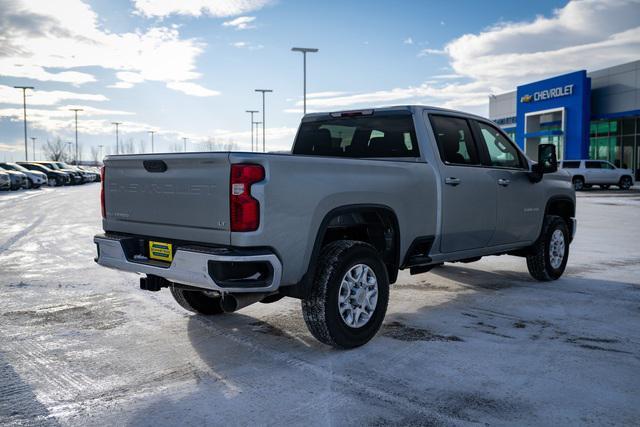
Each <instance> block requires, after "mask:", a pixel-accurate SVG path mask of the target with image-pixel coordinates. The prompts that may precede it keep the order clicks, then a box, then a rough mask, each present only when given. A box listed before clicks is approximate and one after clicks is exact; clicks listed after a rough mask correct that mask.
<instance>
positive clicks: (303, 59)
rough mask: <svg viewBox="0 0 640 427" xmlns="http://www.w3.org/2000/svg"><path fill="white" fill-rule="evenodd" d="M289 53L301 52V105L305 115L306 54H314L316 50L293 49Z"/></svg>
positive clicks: (310, 48)
mask: <svg viewBox="0 0 640 427" xmlns="http://www.w3.org/2000/svg"><path fill="white" fill-rule="evenodd" d="M291 51H292V52H302V81H303V83H302V103H303V104H302V105H303V112H304V114H307V53H315V52H317V51H318V49H316V48H312V47H293V48H291Z"/></svg>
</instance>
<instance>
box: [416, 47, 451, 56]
mask: <svg viewBox="0 0 640 427" xmlns="http://www.w3.org/2000/svg"><path fill="white" fill-rule="evenodd" d="M446 53H447V52H445V50H444V49H430V48H427V49H422V50H421V51H420V53H418V56H427V55H445V54H446Z"/></svg>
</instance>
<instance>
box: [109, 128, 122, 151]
mask: <svg viewBox="0 0 640 427" xmlns="http://www.w3.org/2000/svg"><path fill="white" fill-rule="evenodd" d="M111 124H112V125H116V154H120V139H119V138H118V126H120V125H121V124H122V122H111Z"/></svg>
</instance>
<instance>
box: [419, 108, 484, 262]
mask: <svg viewBox="0 0 640 427" xmlns="http://www.w3.org/2000/svg"><path fill="white" fill-rule="evenodd" d="M429 119H430V121H431V126H432V128H433V132H434V135H435V137H436V142H437V145H438V151H439V154H440V159H441V163H440V171H441V173H440V179H441V180H442V238H441V246H440V250H441V251H442V252H444V253H450V252H457V251H463V250H468V249H476V248H481V247H485V246H487V244H488V243H489V241H490V239H491V236H493V233H494V231H495V228H496V183H495V180H494V179H493V178H492V177H491V175H490V173H489V170H488V169H487V168H485V167H483V166H482V165H481V164H480V160H479V157H478V150H477V147H476V143H475V141H474V138H473V134H472V132H471V127H470V125H469V122H468V120H467V119H466V118H463V117H455V116H448V115H440V114H437V115H436V114H430V115H429Z"/></svg>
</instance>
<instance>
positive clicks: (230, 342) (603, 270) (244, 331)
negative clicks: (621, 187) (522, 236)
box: [0, 184, 640, 426]
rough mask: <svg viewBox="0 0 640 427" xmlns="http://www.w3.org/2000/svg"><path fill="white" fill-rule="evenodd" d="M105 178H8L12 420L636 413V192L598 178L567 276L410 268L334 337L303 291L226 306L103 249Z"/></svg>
mask: <svg viewBox="0 0 640 427" xmlns="http://www.w3.org/2000/svg"><path fill="white" fill-rule="evenodd" d="M98 190H99V186H98V185H95V184H90V185H85V186H81V187H68V188H61V189H44V190H39V191H30V192H20V193H0V291H1V294H0V295H1V296H0V302H1V303H0V425H5V424H9V425H13V424H15V425H22V424H43V425H48V424H51V425H82V426H85V425H136V426H137V425H154V426H157V425H224V426H228V425H303V424H304V425H478V424H490V425H509V426H513V425H585V424H590V425H604V424H607V425H638V423H639V421H640V193H637V192H636V193H621V192H619V191H611V192H606V193H604V192H595V191H594V192H588V193H584V194H581V195H580V197H579V199H578V220H579V228H578V235H577V237H576V240H575V242H574V244H573V245H572V247H571V256H570V260H569V266H568V271H567V274H566V275H565V276H564V277H563V278H562V279H560V280H558V281H556V282H553V283H538V282H535V281H533V280H531V279H530V278H529V276H528V274H527V272H526V267H525V265H524V261H523V260H522V259H520V258H514V257H507V256H503V257H489V258H485V259H483V260H482V261H480V262H477V263H474V264H447V265H446V266H444V267H442V268H438V269H436V270H434V271H432V272H431V273H427V274H423V275H419V276H409V275H408V274H406V273H402V274H401V276H400V279H399V281H398V283H397V284H396V285H395V286H394V287H393V290H392V293H391V302H390V305H389V312H388V314H387V318H386V321H385V324H384V326H383V328H382V330H381V331H380V333H379V334H378V336H377V337H376V338H375V339H374V340H373V341H372V342H371V343H369V344H368V345H366V346H365V347H362V348H359V349H355V350H352V351H335V350H332V349H330V348H328V347H325V346H323V345H321V344H319V343H318V342H317V341H315V340H314V339H313V338H312V337H311V336H310V334H309V333H308V332H307V330H306V328H305V326H304V322H303V320H302V316H301V314H300V308H299V302H298V301H296V300H293V299H285V300H282V301H280V302H278V303H275V304H269V305H263V304H255V305H253V306H251V307H248V308H246V309H243V310H241V311H240V312H238V313H235V314H232V315H226V316H222V317H218V318H215V319H211V318H205V317H200V316H196V315H191V314H190V313H187V312H185V311H184V310H182V309H181V308H180V307H179V306H178V305H177V304H176V303H175V302H174V301H173V300H172V298H171V296H170V294H169V293H168V292H167V291H166V290H163V291H162V292H158V293H151V292H143V291H140V290H139V289H138V283H137V277H136V276H135V275H132V274H127V273H120V272H116V271H111V270H106V269H103V268H101V267H99V266H97V265H95V264H94V262H93V257H94V250H95V249H94V245H93V243H92V236H93V235H94V234H95V233H96V232H98V231H100V221H99V217H100V214H99V206H98V193H99V191H98Z"/></svg>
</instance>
